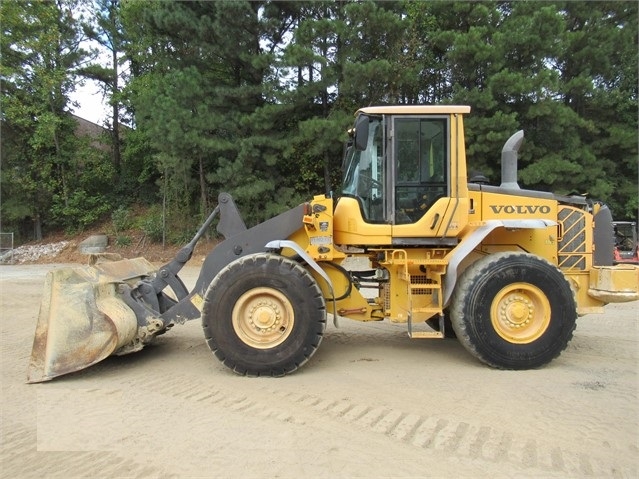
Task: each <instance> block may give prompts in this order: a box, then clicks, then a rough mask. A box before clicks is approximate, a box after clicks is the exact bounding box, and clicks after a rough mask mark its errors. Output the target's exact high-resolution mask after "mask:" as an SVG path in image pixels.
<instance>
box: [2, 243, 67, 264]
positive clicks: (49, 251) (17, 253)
mask: <svg viewBox="0 0 639 479" xmlns="http://www.w3.org/2000/svg"><path fill="white" fill-rule="evenodd" d="M68 244H69V242H68V241H60V242H58V243H48V244H37V245H24V246H19V247H17V248H14V249H13V250H11V251H6V252H3V253H2V255H0V264H20V263H28V262H33V261H37V260H38V259H40V258H42V257H45V256H48V257H54V256H57V255H58V254H59V253H60V252H61V251H62V250H63V249H64V248H66V247H67V245H68Z"/></svg>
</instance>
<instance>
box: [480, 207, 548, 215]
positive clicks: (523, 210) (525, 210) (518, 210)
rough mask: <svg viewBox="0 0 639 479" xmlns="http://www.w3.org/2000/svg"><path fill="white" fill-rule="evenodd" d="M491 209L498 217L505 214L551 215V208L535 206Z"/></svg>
mask: <svg viewBox="0 0 639 479" xmlns="http://www.w3.org/2000/svg"><path fill="white" fill-rule="evenodd" d="M490 209H491V210H493V213H495V214H496V215H498V214H500V213H504V214H507V215H515V214H517V215H534V214H535V213H541V214H542V215H547V214H548V213H550V206H545V205H543V206H534V205H505V206H504V205H490Z"/></svg>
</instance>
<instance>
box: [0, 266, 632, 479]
mask: <svg viewBox="0 0 639 479" xmlns="http://www.w3.org/2000/svg"><path fill="white" fill-rule="evenodd" d="M53 267H60V266H59V265H25V266H0V313H1V318H0V332H1V336H0V353H1V357H0V361H1V363H0V364H1V397H0V408H1V426H0V427H1V438H0V447H1V451H0V476H1V477H2V478H12V479H13V478H50V477H51V478H56V477H60V478H65V479H75V478H129V477H139V478H156V477H157V478H164V477H176V478H197V477H202V478H213V477H215V478H238V477H242V478H266V477H273V478H306V477H308V478H321V477H325V478H351V477H353V478H355V477H357V478H360V477H361V478H378V477H379V478H382V477H393V478H395V477H472V478H481V477H486V478H495V477H516V478H522V477H539V478H547V477H561V478H565V477H638V475H639V425H638V422H639V401H638V398H637V396H638V390H639V381H638V377H637V371H638V369H639V368H638V366H639V364H638V348H637V340H638V338H639V333H638V320H639V311H638V310H639V303H637V302H634V303H626V304H620V305H609V306H607V307H606V313H605V314H603V315H589V316H585V317H582V318H580V319H579V321H578V326H577V330H576V331H575V335H574V338H573V340H572V341H571V343H570V344H569V346H568V348H567V350H566V351H565V352H564V353H563V354H562V355H561V356H560V357H559V358H558V359H557V360H555V361H554V362H552V363H551V364H550V365H548V366H547V367H545V368H543V369H540V370H531V371H519V372H514V371H498V370H494V369H490V368H488V367H486V366H484V365H482V364H480V363H478V362H477V361H476V360H475V359H474V358H473V357H471V356H470V355H469V354H468V353H467V352H466V351H465V350H464V349H463V348H462V347H461V346H460V345H459V343H458V342H457V341H456V340H415V339H412V340H411V339H409V338H408V337H407V334H406V329H405V326H403V325H394V324H389V323H368V324H360V323H357V322H353V321H348V320H342V321H341V323H340V328H339V329H336V328H335V327H334V326H333V325H332V323H331V324H330V325H329V326H328V328H327V334H326V336H325V339H324V341H323V342H322V344H321V346H320V348H319V350H318V352H317V354H316V355H315V356H314V357H313V359H312V360H311V361H310V362H309V363H308V364H306V365H305V366H304V367H303V368H302V369H301V370H299V371H298V372H296V373H295V374H292V375H290V376H287V377H284V378H279V379H270V378H268V379H267V378H245V377H240V376H237V375H235V374H233V373H232V372H231V371H230V370H228V369H226V368H225V367H224V366H223V365H222V364H220V363H219V362H218V361H217V360H216V359H215V358H214V357H213V355H212V354H211V352H210V351H209V349H208V347H207V346H206V344H205V342H204V339H203V334H202V329H201V325H200V323H199V322H198V321H192V322H190V323H187V324H186V325H183V326H179V325H178V326H176V327H175V328H173V330H171V331H170V332H169V333H168V334H166V335H164V336H161V337H159V338H157V341H156V342H155V343H154V344H153V345H151V346H150V347H147V348H145V349H144V350H143V351H141V352H139V353H136V354H133V355H129V356H123V357H112V358H109V359H107V360H105V361H103V362H102V363H100V364H98V365H96V366H93V367H91V368H89V369H86V370H84V371H81V372H78V373H75V374H72V375H68V376H65V377H60V378H57V379H55V380H53V381H51V382H48V383H43V384H32V385H29V384H25V380H26V370H27V365H28V360H29V356H30V353H31V345H32V341H33V332H34V329H35V324H36V319H37V315H38V307H39V303H40V298H41V296H42V285H43V281H44V275H45V272H46V271H47V270H48V269H51V268H53ZM196 276H197V269H196V268H191V267H188V268H186V269H185V272H184V276H183V277H184V279H185V281H186V282H187V283H189V282H191V283H192V282H193V281H194V280H195V277H196Z"/></svg>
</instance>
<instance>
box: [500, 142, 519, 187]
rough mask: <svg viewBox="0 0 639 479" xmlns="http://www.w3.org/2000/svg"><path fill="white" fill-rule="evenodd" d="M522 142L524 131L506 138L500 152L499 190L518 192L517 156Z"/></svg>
mask: <svg viewBox="0 0 639 479" xmlns="http://www.w3.org/2000/svg"><path fill="white" fill-rule="evenodd" d="M523 142H524V130H519V131H518V132H517V133H515V134H514V135H513V136H511V137H510V138H508V141H506V143H505V144H504V147H503V148H502V150H501V185H499V186H500V188H506V189H511V190H518V189H519V185H518V184H517V154H518V153H519V148H521V144H522V143H523Z"/></svg>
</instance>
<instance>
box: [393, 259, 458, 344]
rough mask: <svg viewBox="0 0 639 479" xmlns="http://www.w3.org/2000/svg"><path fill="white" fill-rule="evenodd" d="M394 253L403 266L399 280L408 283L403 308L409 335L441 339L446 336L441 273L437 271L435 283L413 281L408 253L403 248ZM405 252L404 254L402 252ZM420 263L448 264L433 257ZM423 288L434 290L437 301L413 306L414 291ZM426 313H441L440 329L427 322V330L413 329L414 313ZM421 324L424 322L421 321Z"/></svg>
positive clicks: (425, 264) (429, 314)
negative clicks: (423, 305)
mask: <svg viewBox="0 0 639 479" xmlns="http://www.w3.org/2000/svg"><path fill="white" fill-rule="evenodd" d="M393 253H398V254H397V255H396V254H394V255H393V261H394V262H395V263H396V264H398V265H400V266H402V269H401V270H400V271H399V280H400V281H403V282H404V283H405V284H406V296H407V299H408V304H407V308H402V309H404V311H406V314H407V317H408V337H410V338H423V339H441V338H444V337H445V331H444V315H443V314H441V312H442V294H441V293H442V286H441V285H442V281H441V276H442V274H441V273H436V276H437V277H438V280H437V282H433V283H425V284H424V283H415V284H414V283H413V282H412V278H411V275H410V273H409V272H408V261H407V258H406V253H405V252H404V251H403V250H396V251H394V252H393ZM401 253H403V255H402V254H401ZM398 256H403V258H401V257H398ZM413 263H415V261H414V260H413ZM419 264H423V265H424V266H426V267H428V265H438V266H441V265H442V264H446V263H445V262H444V261H442V260H441V259H433V260H428V259H425V260H421V261H419ZM423 289H429V290H434V291H433V292H432V298H433V301H434V302H435V304H433V302H431V306H426V307H419V308H416V307H413V293H414V292H415V291H416V290H423ZM421 313H424V314H425V315H426V316H428V317H432V316H434V315H436V314H438V315H439V331H435V330H434V329H432V328H431V327H430V326H428V325H427V324H426V323H425V322H423V324H424V327H425V328H427V330H426V331H424V330H421V331H416V330H414V329H413V315H414V314H420V315H421ZM420 324H422V323H421V322H420Z"/></svg>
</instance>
